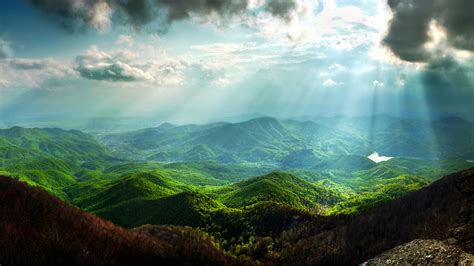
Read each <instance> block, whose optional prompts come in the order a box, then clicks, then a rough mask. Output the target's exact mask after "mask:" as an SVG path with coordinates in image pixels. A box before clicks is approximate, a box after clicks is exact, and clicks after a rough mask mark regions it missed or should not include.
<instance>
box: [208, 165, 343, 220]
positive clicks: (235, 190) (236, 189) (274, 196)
mask: <svg viewBox="0 0 474 266" xmlns="http://www.w3.org/2000/svg"><path fill="white" fill-rule="evenodd" d="M212 193H213V194H215V195H217V198H218V199H219V200H221V201H222V202H223V203H224V204H225V205H227V206H229V207H244V206H249V205H252V204H255V203H258V202H263V201H273V202H279V203H284V204H287V205H289V206H291V207H294V208H309V209H311V210H316V211H317V210H319V209H320V208H321V205H330V204H333V203H335V202H337V201H340V200H342V199H343V198H344V197H343V196H342V195H339V194H338V193H337V192H336V191H332V190H331V189H328V188H325V187H322V186H318V185H315V184H311V183H309V182H307V181H305V180H303V179H301V178H298V177H296V176H294V175H292V174H288V173H283V172H273V173H270V174H268V175H264V176H259V177H254V178H250V179H248V180H245V181H242V182H239V183H235V184H232V185H229V186H225V187H222V188H219V189H217V190H215V191H212Z"/></svg>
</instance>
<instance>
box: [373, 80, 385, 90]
mask: <svg viewBox="0 0 474 266" xmlns="http://www.w3.org/2000/svg"><path fill="white" fill-rule="evenodd" d="M372 86H373V87H374V88H377V89H381V88H383V87H385V84H384V83H383V82H380V81H378V80H374V81H372Z"/></svg>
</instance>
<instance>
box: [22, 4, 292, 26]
mask: <svg viewBox="0 0 474 266" xmlns="http://www.w3.org/2000/svg"><path fill="white" fill-rule="evenodd" d="M28 1H29V2H31V3H32V4H33V6H34V7H36V8H38V9H39V10H41V11H43V12H44V13H45V14H47V15H48V16H50V17H51V18H53V19H55V20H57V21H59V23H60V25H62V26H63V27H65V28H67V29H70V30H73V31H77V30H81V29H85V28H86V27H88V26H92V27H95V28H104V27H106V26H107V25H108V23H110V22H111V18H112V14H113V15H114V19H116V21H119V22H121V23H124V24H130V25H132V26H133V27H135V28H137V29H139V28H141V27H142V26H144V25H147V24H148V23H150V22H152V21H154V20H158V21H160V22H161V23H162V24H165V25H162V26H167V25H169V24H171V23H172V22H174V21H177V20H182V19H187V18H189V17H190V16H192V15H196V16H201V17H207V16H209V15H211V14H216V15H218V16H219V17H221V18H229V17H232V16H238V15H242V14H244V13H245V12H246V11H247V10H248V6H249V1H250V0H28ZM294 8H296V3H295V0H267V1H266V2H265V3H264V4H263V10H265V11H266V12H269V13H270V14H272V15H274V16H276V17H281V18H287V17H288V15H289V13H290V12H291V11H292V10H293V9H294Z"/></svg>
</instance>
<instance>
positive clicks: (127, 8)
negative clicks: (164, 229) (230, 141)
mask: <svg viewBox="0 0 474 266" xmlns="http://www.w3.org/2000/svg"><path fill="white" fill-rule="evenodd" d="M472 10H474V1H471V0H452V1H443V0H418V1H415V0H388V1H385V0H359V1H355V0H312V1H309V0H214V1H210V0H196V1H184V0H183V1H172V0H134V1H132V0H3V1H1V3H0V126H2V125H3V126H11V125H16V124H22V123H32V122H38V123H40V122H51V121H76V122H79V121H90V120H94V119H98V118H106V117H107V118H128V119H134V118H137V119H138V118H140V119H149V120H152V121H169V122H176V123H205V122H210V121H218V120H235V119H240V118H245V117H252V116H260V115H266V116H276V117H284V118H288V117H307V116H335V115H345V116H366V115H376V114H388V115H393V116H403V117H429V118H431V117H440V116H460V117H462V118H465V119H473V115H474V107H473V106H474V17H473V16H471V14H470V13H471V12H470V11H472Z"/></svg>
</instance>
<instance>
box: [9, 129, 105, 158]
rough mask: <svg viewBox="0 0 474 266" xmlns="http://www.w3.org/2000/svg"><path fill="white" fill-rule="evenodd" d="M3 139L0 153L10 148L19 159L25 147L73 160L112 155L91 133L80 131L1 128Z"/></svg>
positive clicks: (12, 155) (29, 149) (13, 155)
mask: <svg viewBox="0 0 474 266" xmlns="http://www.w3.org/2000/svg"><path fill="white" fill-rule="evenodd" d="M0 139H1V141H0V147H1V148H2V150H1V152H2V153H6V151H7V150H6V147H9V151H10V152H11V153H13V154H10V155H9V157H10V158H11V159H14V158H19V156H18V153H19V152H20V153H21V152H22V151H24V149H27V150H28V151H30V152H41V153H45V154H48V155H51V156H54V157H56V158H60V159H68V160H72V161H81V160H90V159H97V158H104V157H107V156H108V154H109V153H108V150H107V149H106V148H105V147H103V146H102V145H100V144H99V143H98V142H97V141H96V140H95V139H94V138H93V137H92V136H91V135H89V134H86V133H83V132H81V131H78V130H63V129H59V128H21V127H12V128H9V129H0ZM14 148H21V149H16V150H15V149H14ZM15 153H16V154H17V155H15ZM7 155H8V154H7ZM2 158H4V159H5V158H8V157H2ZM10 158H9V159H10Z"/></svg>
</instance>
